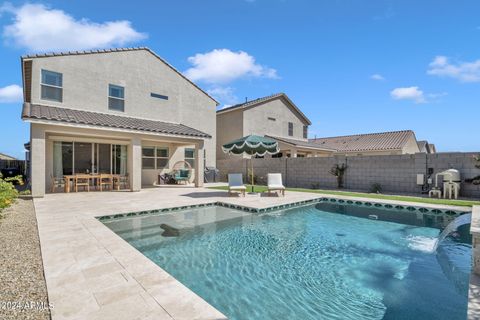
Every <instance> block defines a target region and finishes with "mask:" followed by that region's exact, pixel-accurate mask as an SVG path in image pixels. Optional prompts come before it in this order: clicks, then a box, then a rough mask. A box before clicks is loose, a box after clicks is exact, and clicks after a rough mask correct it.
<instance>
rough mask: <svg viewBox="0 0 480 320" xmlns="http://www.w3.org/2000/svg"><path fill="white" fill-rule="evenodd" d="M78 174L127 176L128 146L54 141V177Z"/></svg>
mask: <svg viewBox="0 0 480 320" xmlns="http://www.w3.org/2000/svg"><path fill="white" fill-rule="evenodd" d="M77 173H109V174H120V175H126V174H127V146H126V145H119V144H105V143H90V142H69V141H54V143H53V175H54V176H55V177H62V176H64V175H70V174H77Z"/></svg>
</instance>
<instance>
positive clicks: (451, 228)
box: [433, 213, 472, 251]
mask: <svg viewBox="0 0 480 320" xmlns="http://www.w3.org/2000/svg"><path fill="white" fill-rule="evenodd" d="M471 222H472V214H471V213H465V214H462V215H461V216H459V217H457V218H455V220H453V221H452V222H450V223H449V224H448V225H447V227H446V228H445V229H443V231H442V233H440V235H439V236H438V238H437V241H436V242H435V245H434V246H433V251H437V249H438V245H439V244H440V243H441V242H442V241H443V240H445V238H446V237H448V235H450V234H451V233H452V232H455V231H457V230H458V228H460V227H461V226H463V225H466V224H470V223H471Z"/></svg>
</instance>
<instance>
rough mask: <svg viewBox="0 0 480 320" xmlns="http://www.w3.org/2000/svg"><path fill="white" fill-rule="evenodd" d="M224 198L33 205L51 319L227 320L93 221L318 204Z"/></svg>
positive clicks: (85, 196) (149, 195)
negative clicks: (160, 212) (221, 205)
mask: <svg viewBox="0 0 480 320" xmlns="http://www.w3.org/2000/svg"><path fill="white" fill-rule="evenodd" d="M318 197H319V195H316V194H311V193H298V192H292V193H287V196H286V197H285V198H283V197H280V198H279V197H274V196H271V197H260V196H247V197H245V198H243V197H227V193H226V192H223V191H215V190H210V189H205V188H199V189H197V188H151V189H145V190H142V191H140V192H89V193H87V192H81V193H70V194H62V193H58V194H50V195H46V196H45V197H44V198H38V199H35V200H34V202H35V210H36V215H37V220H38V229H39V235H40V243H41V248H42V257H43V263H44V269H45V279H46V282H47V290H48V296H49V301H50V302H51V303H53V305H54V308H53V309H52V318H53V319H54V320H57V319H189V320H190V319H226V317H225V316H224V315H223V314H221V313H220V312H219V311H217V310H216V309H215V308H213V307H212V306H210V305H209V304H208V303H207V302H205V301H204V300H203V299H202V298H200V297H199V296H197V295H196V294H195V293H193V292H192V291H190V290H189V289H188V288H187V287H185V286H184V285H182V284H181V283H180V282H178V281H177V280H176V279H174V278H173V277H171V276H170V275H169V274H168V273H167V272H165V271H164V270H163V269H162V268H160V267H159V266H157V265H156V264H155V263H153V262H152V261H150V260H149V259H148V258H146V257H145V256H144V255H142V254H141V253H140V252H138V251H137V250H136V249H134V248H133V247H132V246H130V245H129V244H128V243H126V242H125V241H124V240H122V239H121V238H120V237H118V236H117V235H116V234H115V233H113V232H112V231H110V230H109V229H108V228H107V227H105V226H104V225H103V224H102V223H101V222H99V221H98V220H97V219H95V217H98V216H102V215H111V214H116V213H126V212H132V211H143V210H153V209H162V208H168V207H178V206H183V205H193V204H201V203H212V202H217V201H222V202H226V203H232V204H242V205H244V206H250V207H256V208H261V207H267V206H273V205H278V204H285V203H291V202H297V201H303V200H308V199H314V198H318Z"/></svg>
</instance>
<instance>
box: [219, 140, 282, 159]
mask: <svg viewBox="0 0 480 320" xmlns="http://www.w3.org/2000/svg"><path fill="white" fill-rule="evenodd" d="M222 149H223V152H225V153H228V154H236V155H241V154H246V155H250V156H261V157H263V156H264V155H266V154H277V153H278V152H279V149H278V142H277V141H275V140H273V139H270V138H266V137H262V136H256V135H249V136H246V137H243V138H240V139H237V140H234V141H232V142H229V143H226V144H224V145H223V146H222Z"/></svg>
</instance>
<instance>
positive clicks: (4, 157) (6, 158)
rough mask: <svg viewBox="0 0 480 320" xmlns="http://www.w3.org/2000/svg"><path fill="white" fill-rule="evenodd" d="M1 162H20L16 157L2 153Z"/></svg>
mask: <svg viewBox="0 0 480 320" xmlns="http://www.w3.org/2000/svg"><path fill="white" fill-rule="evenodd" d="M0 160H18V159H17V158H15V157H12V156H9V155H8V154H5V153H1V152H0Z"/></svg>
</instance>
